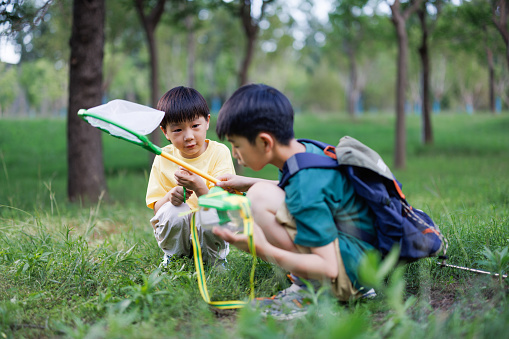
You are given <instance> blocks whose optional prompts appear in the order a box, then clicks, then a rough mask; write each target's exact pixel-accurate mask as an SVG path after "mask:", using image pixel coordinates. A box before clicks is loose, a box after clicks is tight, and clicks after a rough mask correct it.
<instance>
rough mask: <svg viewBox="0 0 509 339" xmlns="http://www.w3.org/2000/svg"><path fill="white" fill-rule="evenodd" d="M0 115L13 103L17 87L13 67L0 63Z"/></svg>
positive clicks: (15, 73)
mask: <svg viewBox="0 0 509 339" xmlns="http://www.w3.org/2000/svg"><path fill="white" fill-rule="evenodd" d="M0 75H1V76H0V88H2V90H1V91H0V116H2V112H3V111H5V110H7V109H9V108H10V106H11V105H12V104H13V102H14V99H15V98H16V95H18V88H17V86H16V85H14V84H16V82H17V81H16V79H17V77H18V75H17V71H16V68H15V67H12V66H10V67H9V66H7V65H6V64H3V63H0Z"/></svg>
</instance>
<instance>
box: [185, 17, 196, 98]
mask: <svg viewBox="0 0 509 339" xmlns="http://www.w3.org/2000/svg"><path fill="white" fill-rule="evenodd" d="M185 25H186V28H187V86H189V87H191V88H194V79H195V72H194V64H195V59H196V38H195V34H194V25H193V17H192V16H191V15H188V16H186V19H185Z"/></svg>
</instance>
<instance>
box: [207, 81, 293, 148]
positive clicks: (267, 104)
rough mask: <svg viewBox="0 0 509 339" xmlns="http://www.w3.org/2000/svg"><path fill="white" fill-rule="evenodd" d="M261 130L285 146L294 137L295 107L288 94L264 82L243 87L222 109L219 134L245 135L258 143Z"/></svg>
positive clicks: (219, 117) (217, 126)
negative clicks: (285, 94) (257, 138)
mask: <svg viewBox="0 0 509 339" xmlns="http://www.w3.org/2000/svg"><path fill="white" fill-rule="evenodd" d="M260 132H267V133H270V134H272V135H273V136H274V138H275V139H276V140H277V141H278V142H279V143H281V144H283V145H288V143H289V142H290V140H292V139H293V137H294V132H293V108H292V105H291V103H290V101H289V100H288V98H287V97H286V96H284V94H283V93H281V92H280V91H278V90H277V89H275V88H273V87H270V86H267V85H264V84H250V85H245V86H242V87H240V88H239V89H237V90H236V91H235V93H233V94H232V96H231V97H230V98H229V99H228V100H226V102H225V103H224V105H223V107H221V110H220V111H219V116H218V118H217V125H216V133H217V135H218V137H219V138H220V139H224V137H225V136H227V135H237V136H242V137H245V138H246V139H247V140H248V141H249V142H250V143H251V144H254V143H255V140H256V136H257V135H258V134H259V133H260Z"/></svg>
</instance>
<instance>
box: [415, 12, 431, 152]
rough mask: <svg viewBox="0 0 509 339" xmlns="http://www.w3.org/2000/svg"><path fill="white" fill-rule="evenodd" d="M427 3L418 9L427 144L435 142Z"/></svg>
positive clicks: (425, 139)
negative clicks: (431, 101)
mask: <svg viewBox="0 0 509 339" xmlns="http://www.w3.org/2000/svg"><path fill="white" fill-rule="evenodd" d="M426 14H427V11H426V3H423V4H422V7H421V8H419V9H418V10H417V15H418V16H419V21H420V22H421V31H422V37H421V46H420V47H419V56H420V58H421V67H422V79H421V81H422V141H423V143H424V144H426V145H431V144H433V129H432V126H431V114H430V95H429V93H430V90H429V88H430V85H429V77H430V74H431V71H430V62H429V47H428V36H429V30H428V25H427V22H426Z"/></svg>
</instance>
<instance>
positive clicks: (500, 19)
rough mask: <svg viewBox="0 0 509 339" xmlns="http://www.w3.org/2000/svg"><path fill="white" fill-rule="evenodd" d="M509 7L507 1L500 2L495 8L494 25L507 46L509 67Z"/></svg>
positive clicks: (506, 55) (506, 54)
mask: <svg viewBox="0 0 509 339" xmlns="http://www.w3.org/2000/svg"><path fill="white" fill-rule="evenodd" d="M508 13H509V6H508V5H507V0H498V1H496V2H494V6H493V23H494V24H495V27H496V28H497V30H498V32H499V33H500V35H501V36H502V39H503V40H504V44H505V58H506V61H507V65H508V66H509V28H508V26H507V21H508V17H507V16H508Z"/></svg>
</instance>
